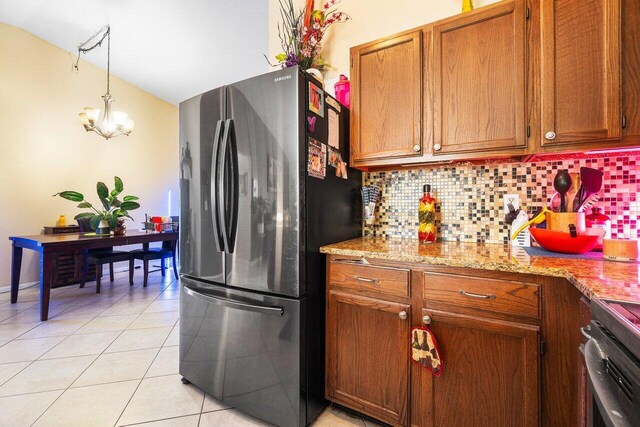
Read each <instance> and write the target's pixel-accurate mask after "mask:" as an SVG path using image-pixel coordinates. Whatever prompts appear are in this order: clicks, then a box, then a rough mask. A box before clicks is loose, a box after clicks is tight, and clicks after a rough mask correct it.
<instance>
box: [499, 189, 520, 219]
mask: <svg viewBox="0 0 640 427" xmlns="http://www.w3.org/2000/svg"><path fill="white" fill-rule="evenodd" d="M502 201H503V210H504V213H505V215H506V214H508V213H509V206H508V205H509V203H511V204H512V205H513V208H514V209H515V210H518V208H519V207H520V195H519V194H505V195H504V197H503V199H502Z"/></svg>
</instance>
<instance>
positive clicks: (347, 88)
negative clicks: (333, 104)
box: [333, 74, 351, 108]
mask: <svg viewBox="0 0 640 427" xmlns="http://www.w3.org/2000/svg"><path fill="white" fill-rule="evenodd" d="M333 88H334V90H335V93H336V99H337V100H338V101H340V103H341V104H342V105H344V106H345V107H347V108H349V106H350V105H351V96H350V92H351V83H350V82H349V79H348V78H347V76H345V75H344V74H340V79H339V80H338V81H337V82H336V84H335V85H333Z"/></svg>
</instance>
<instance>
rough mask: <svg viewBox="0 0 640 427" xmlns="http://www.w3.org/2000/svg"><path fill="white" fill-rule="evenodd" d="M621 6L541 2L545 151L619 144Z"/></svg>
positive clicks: (616, 0)
mask: <svg viewBox="0 0 640 427" xmlns="http://www.w3.org/2000/svg"><path fill="white" fill-rule="evenodd" d="M620 2H621V0H582V1H574V0H541V9H540V24H541V32H540V36H541V49H540V53H541V61H542V62H541V66H542V73H541V82H540V83H541V107H542V111H541V120H542V145H543V146H551V145H562V144H575V143H586V142H595V141H604V140H613V141H615V140H620V139H621V128H622V126H621V122H622V120H621V113H620V102H621V100H620V98H621V92H620V73H621V68H620V62H621V60H620V32H621V30H620Z"/></svg>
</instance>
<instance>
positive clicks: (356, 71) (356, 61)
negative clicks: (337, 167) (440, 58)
mask: <svg viewBox="0 0 640 427" xmlns="http://www.w3.org/2000/svg"><path fill="white" fill-rule="evenodd" d="M420 36H421V32H420V31H415V32H412V33H409V34H404V35H400V36H395V37H393V38H390V39H387V40H384V41H380V42H377V43H374V44H371V45H365V46H363V47H357V48H353V49H352V50H351V67H352V68H351V78H352V83H351V93H352V95H351V102H352V104H351V107H352V109H351V124H352V126H351V156H352V157H351V158H352V161H353V165H354V166H356V167H357V166H363V165H366V164H367V161H371V160H384V159H397V158H406V157H413V156H419V155H421V154H422V145H421V122H422V120H421V117H422V115H421V91H420V80H421V75H422V73H421V70H422V67H421V46H420V38H421V37H420Z"/></svg>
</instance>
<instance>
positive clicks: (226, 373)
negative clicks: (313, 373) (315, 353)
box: [180, 278, 306, 426]
mask: <svg viewBox="0 0 640 427" xmlns="http://www.w3.org/2000/svg"><path fill="white" fill-rule="evenodd" d="M304 306H305V301H304V300H295V299H282V298H274V297H270V296H265V295H259V294H254V293H250V292H241V291H230V290H229V289H227V288H223V287H221V286H215V285H211V284H205V283H201V282H198V281H195V280H190V279H187V278H183V279H182V291H181V313H182V314H181V320H180V374H181V375H182V376H183V377H185V378H186V379H188V380H189V381H191V382H192V383H193V384H195V385H196V386H198V387H199V388H201V389H202V390H204V391H206V392H207V393H209V394H210V395H211V396H213V397H214V398H216V399H218V400H221V401H223V402H225V403H226V404H228V405H230V406H232V407H234V408H236V409H238V410H240V411H242V412H245V413H247V414H250V415H253V416H255V417H257V418H260V419H263V420H265V421H267V422H270V423H272V424H275V425H278V426H302V425H305V424H306V409H305V393H304V387H302V384H303V382H302V381H303V377H302V372H304V370H303V368H304V367H303V363H304V362H303V361H304V360H305V358H304V354H301V352H302V351H303V350H301V348H304V346H303V345H301V341H300V340H301V334H300V328H301V325H302V324H303V323H302V322H303V320H304V311H305V310H304Z"/></svg>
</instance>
